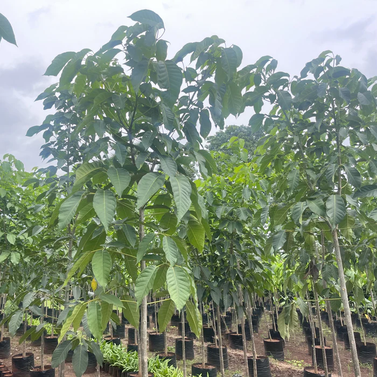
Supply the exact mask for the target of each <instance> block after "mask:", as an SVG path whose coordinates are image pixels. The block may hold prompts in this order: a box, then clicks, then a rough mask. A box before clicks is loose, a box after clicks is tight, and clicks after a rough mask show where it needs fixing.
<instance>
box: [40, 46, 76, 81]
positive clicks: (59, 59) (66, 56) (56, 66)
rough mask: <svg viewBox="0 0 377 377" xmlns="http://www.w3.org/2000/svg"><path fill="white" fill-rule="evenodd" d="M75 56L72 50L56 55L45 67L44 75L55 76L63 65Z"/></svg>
mask: <svg viewBox="0 0 377 377" xmlns="http://www.w3.org/2000/svg"><path fill="white" fill-rule="evenodd" d="M75 56H76V53H75V52H73V51H67V52H63V53H62V54H59V55H57V56H56V57H55V58H54V60H53V61H52V63H51V64H50V65H49V66H48V67H47V70H46V72H45V76H57V75H58V74H59V73H60V71H61V70H62V69H63V68H64V66H65V65H66V64H67V63H68V62H69V61H70V60H71V59H72V58H74V57H75Z"/></svg>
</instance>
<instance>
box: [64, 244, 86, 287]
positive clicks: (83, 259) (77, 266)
mask: <svg viewBox="0 0 377 377" xmlns="http://www.w3.org/2000/svg"><path fill="white" fill-rule="evenodd" d="M92 258H93V251H89V252H87V253H85V254H84V255H82V256H81V257H80V259H78V260H77V261H76V262H75V264H74V265H73V266H72V268H71V269H70V270H69V272H68V275H67V278H66V279H65V281H64V285H63V286H66V285H67V284H68V282H69V281H70V280H71V278H72V276H73V275H74V274H75V272H76V271H77V270H78V269H80V271H81V272H80V273H82V272H83V271H84V269H85V267H86V266H87V265H88V264H89V262H90V261H91V260H92Z"/></svg>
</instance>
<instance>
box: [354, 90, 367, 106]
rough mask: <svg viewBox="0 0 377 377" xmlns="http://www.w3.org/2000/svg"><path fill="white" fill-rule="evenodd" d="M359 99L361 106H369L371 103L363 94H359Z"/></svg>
mask: <svg viewBox="0 0 377 377" xmlns="http://www.w3.org/2000/svg"><path fill="white" fill-rule="evenodd" d="M357 99H358V100H359V103H360V105H364V106H369V105H370V101H369V99H368V98H367V97H366V95H365V94H363V93H360V92H359V93H357Z"/></svg>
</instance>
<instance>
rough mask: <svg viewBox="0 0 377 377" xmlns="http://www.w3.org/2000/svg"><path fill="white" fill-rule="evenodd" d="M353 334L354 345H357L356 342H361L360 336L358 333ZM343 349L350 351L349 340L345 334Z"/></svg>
mask: <svg viewBox="0 0 377 377" xmlns="http://www.w3.org/2000/svg"><path fill="white" fill-rule="evenodd" d="M353 334H354V336H355V342H356V343H357V342H361V335H360V333H359V332H354V333H353ZM344 348H345V349H346V350H349V349H351V345H350V339H349V337H348V333H345V334H344Z"/></svg>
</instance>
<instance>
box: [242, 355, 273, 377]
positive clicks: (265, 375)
mask: <svg viewBox="0 0 377 377" xmlns="http://www.w3.org/2000/svg"><path fill="white" fill-rule="evenodd" d="M247 363H248V366H249V377H254V369H253V367H254V359H253V357H252V356H249V357H248V358H247ZM257 373H258V377H271V369H270V360H269V358H268V357H267V356H257Z"/></svg>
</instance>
